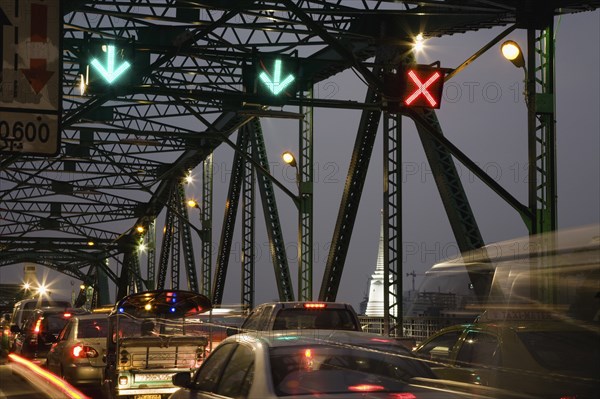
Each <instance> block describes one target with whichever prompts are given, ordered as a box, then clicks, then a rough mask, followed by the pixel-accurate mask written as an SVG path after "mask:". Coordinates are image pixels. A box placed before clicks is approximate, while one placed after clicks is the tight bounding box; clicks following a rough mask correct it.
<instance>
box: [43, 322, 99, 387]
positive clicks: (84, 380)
mask: <svg viewBox="0 0 600 399" xmlns="http://www.w3.org/2000/svg"><path fill="white" fill-rule="evenodd" d="M107 337H108V314H107V313H95V314H89V315H79V316H74V317H71V319H70V320H69V321H68V323H67V324H66V325H65V327H64V328H63V329H62V331H61V332H60V334H59V335H58V339H57V341H56V342H55V343H54V344H52V347H51V348H50V350H49V351H48V354H47V361H46V368H48V370H50V371H51V372H53V373H54V374H56V375H58V376H59V377H61V378H63V379H64V380H66V381H68V382H69V383H70V384H71V385H75V386H77V387H80V388H81V387H86V388H97V389H100V387H101V385H102V382H103V380H104V367H105V362H104V360H103V359H104V358H105V355H106V340H107Z"/></svg>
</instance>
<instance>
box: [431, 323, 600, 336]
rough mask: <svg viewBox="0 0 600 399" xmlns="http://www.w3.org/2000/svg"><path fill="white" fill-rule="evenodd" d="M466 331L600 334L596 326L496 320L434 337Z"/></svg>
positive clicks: (448, 330)
mask: <svg viewBox="0 0 600 399" xmlns="http://www.w3.org/2000/svg"><path fill="white" fill-rule="evenodd" d="M466 329H469V330H479V331H495V332H499V331H508V330H514V331H518V332H530V331H583V330H589V331H592V332H593V331H594V330H595V332H596V333H600V328H599V327H598V326H580V325H577V324H572V323H565V322H563V321H559V320H496V321H486V322H477V323H470V324H458V325H455V326H450V327H446V328H443V329H441V330H440V331H438V332H437V333H436V334H434V335H435V336H437V335H440V334H443V333H446V332H450V331H461V330H466Z"/></svg>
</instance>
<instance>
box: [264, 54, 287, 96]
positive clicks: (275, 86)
mask: <svg viewBox="0 0 600 399" xmlns="http://www.w3.org/2000/svg"><path fill="white" fill-rule="evenodd" d="M258 77H259V78H260V80H262V82H263V83H264V84H265V85H266V86H267V88H268V89H269V90H270V91H271V93H273V94H275V95H278V94H279V93H281V92H282V91H283V90H284V89H285V88H286V87H288V86H289V85H290V83H292V82H293V81H294V75H292V74H289V75H288V76H287V77H286V78H285V79H284V80H283V82H282V81H281V60H275V70H274V71H273V80H271V79H270V78H269V75H267V74H266V73H265V72H261V73H260V75H259V76H258Z"/></svg>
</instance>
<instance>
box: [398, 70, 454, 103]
mask: <svg viewBox="0 0 600 399" xmlns="http://www.w3.org/2000/svg"><path fill="white" fill-rule="evenodd" d="M405 79H406V81H405V83H406V89H405V91H404V93H405V96H404V98H403V105H404V106H406V107H425V108H439V107H440V103H441V99H442V89H443V88H444V73H443V71H442V70H441V69H440V68H433V67H430V66H422V65H418V66H416V67H414V68H410V69H409V70H407V71H406V75H405Z"/></svg>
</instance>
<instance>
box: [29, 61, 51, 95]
mask: <svg viewBox="0 0 600 399" xmlns="http://www.w3.org/2000/svg"><path fill="white" fill-rule="evenodd" d="M21 72H23V75H25V77H26V78H27V80H28V81H29V84H30V85H31V87H32V88H33V90H34V91H35V92H36V93H37V94H39V92H40V91H41V90H42V89H43V88H44V86H46V83H48V81H49V80H50V78H51V77H52V75H54V72H51V71H48V70H47V69H46V59H45V58H32V59H31V60H29V69H21Z"/></svg>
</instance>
